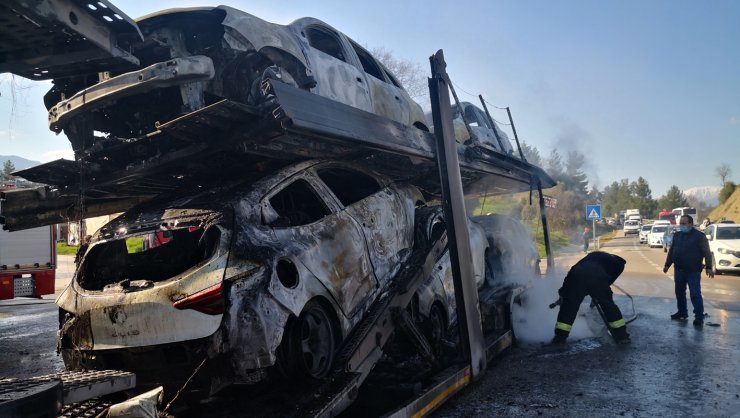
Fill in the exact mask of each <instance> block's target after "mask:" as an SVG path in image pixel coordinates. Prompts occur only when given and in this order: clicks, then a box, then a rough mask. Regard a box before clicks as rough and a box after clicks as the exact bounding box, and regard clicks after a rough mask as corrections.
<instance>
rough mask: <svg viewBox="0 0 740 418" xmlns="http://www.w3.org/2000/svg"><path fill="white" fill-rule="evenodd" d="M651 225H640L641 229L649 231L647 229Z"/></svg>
mask: <svg viewBox="0 0 740 418" xmlns="http://www.w3.org/2000/svg"><path fill="white" fill-rule="evenodd" d="M652 227H653V226H652V225H643V226H642V230H643V231H649V230H650V228H652Z"/></svg>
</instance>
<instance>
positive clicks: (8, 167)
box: [0, 160, 15, 180]
mask: <svg viewBox="0 0 740 418" xmlns="http://www.w3.org/2000/svg"><path fill="white" fill-rule="evenodd" d="M14 171H15V165H14V164H13V162H12V161H10V160H7V161H5V163H3V171H2V173H1V174H0V176H2V179H3V180H10V179H12V178H13V176H12V174H11V173H12V172H14Z"/></svg>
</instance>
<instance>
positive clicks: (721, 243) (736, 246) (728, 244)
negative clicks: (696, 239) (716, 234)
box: [714, 239, 740, 251]
mask: <svg viewBox="0 0 740 418" xmlns="http://www.w3.org/2000/svg"><path fill="white" fill-rule="evenodd" d="M714 246H715V247H717V248H727V249H729V250H732V251H740V240H737V239H720V240H715V241H714Z"/></svg>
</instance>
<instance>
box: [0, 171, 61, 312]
mask: <svg viewBox="0 0 740 418" xmlns="http://www.w3.org/2000/svg"><path fill="white" fill-rule="evenodd" d="M0 186H2V187H0V190H2V189H9V188H10V189H12V188H14V186H15V185H14V184H8V183H3V184H0ZM56 266H57V250H56V231H55V230H54V226H42V227H38V228H31V229H24V230H21V231H13V232H9V231H5V230H2V229H0V300H3V299H13V298H15V297H20V296H31V297H41V296H42V295H49V294H53V293H54V280H55V278H56V277H55V276H56V274H55V273H56Z"/></svg>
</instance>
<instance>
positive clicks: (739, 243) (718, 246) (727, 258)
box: [704, 224, 740, 273]
mask: <svg viewBox="0 0 740 418" xmlns="http://www.w3.org/2000/svg"><path fill="white" fill-rule="evenodd" d="M704 232H705V233H706V234H707V239H708V240H709V249H710V250H711V251H712V270H714V272H715V273H721V272H724V271H734V272H739V271H740V224H713V225H709V226H707V227H706V229H705V230H704Z"/></svg>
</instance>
